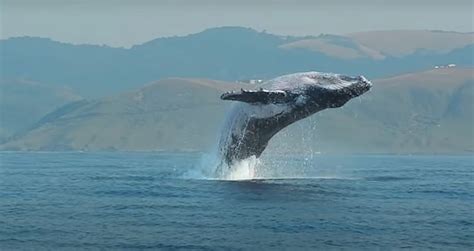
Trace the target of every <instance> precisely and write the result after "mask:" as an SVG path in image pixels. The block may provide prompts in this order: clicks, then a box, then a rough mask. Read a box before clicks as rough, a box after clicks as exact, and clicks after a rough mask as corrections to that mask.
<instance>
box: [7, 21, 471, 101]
mask: <svg viewBox="0 0 474 251" xmlns="http://www.w3.org/2000/svg"><path fill="white" fill-rule="evenodd" d="M0 49H1V51H2V57H1V58H0V63H1V65H2V73H1V76H0V77H1V78H2V79H19V78H22V79H31V80H34V81H37V82H40V83H44V84H47V85H50V86H63V85H67V86H69V87H70V88H71V89H72V90H73V91H74V92H76V93H78V94H79V95H81V96H84V97H86V98H91V97H104V96H109V95H113V94H118V93H120V92H123V91H127V90H132V89H135V88H139V87H140V85H142V84H143V83H146V82H151V81H155V80H157V79H165V78H169V77H185V78H208V79H218V80H222V81H229V82H234V81H236V80H241V79H255V78H257V79H269V78H272V77H275V76H278V75H283V74H286V73H291V72H297V71H309V70H317V71H324V72H340V73H346V74H350V75H356V74H364V75H366V76H368V77H370V78H383V77H388V76H395V75H399V74H402V73H408V72H416V71H422V70H427V69H431V68H433V67H434V66H435V65H445V64H451V63H452V64H457V65H458V66H472V65H473V56H472V55H473V53H474V42H472V34H471V33H450V32H431V31H383V32H372V33H370V32H369V33H356V34H349V35H347V36H335V35H321V36H318V37H287V36H278V35H273V34H268V33H266V32H258V31H255V30H253V29H249V28H242V27H221V28H213V29H208V30H205V31H203V32H200V33H196V34H191V35H188V36H182V37H168V38H158V39H155V40H152V41H149V42H146V43H144V44H141V45H136V46H133V47H132V48H129V49H125V48H111V47H107V46H95V45H72V44H66V43H60V42H56V41H52V40H49V39H45V38H35V37H20V38H10V39H6V40H0Z"/></svg>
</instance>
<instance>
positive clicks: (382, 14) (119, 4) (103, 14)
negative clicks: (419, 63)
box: [0, 0, 474, 47]
mask: <svg viewBox="0 0 474 251" xmlns="http://www.w3.org/2000/svg"><path fill="white" fill-rule="evenodd" d="M256 2H258V4H257V3H256ZM0 8H1V11H0V15H1V27H0V28H1V38H8V37H13V36H24V35H28V36H41V37H49V38H52V39H54V40H59V41H64V42H72V43H91V44H107V45H111V46H125V47H129V46H131V45H133V44H138V43H143V42H145V41H148V40H151V39H153V38H156V37H162V36H172V35H185V34H190V33H196V32H199V31H202V30H204V29H206V28H209V27H216V26H228V25H232V26H244V27H252V28H254V29H257V30H259V31H261V30H264V29H265V30H267V31H268V32H270V33H276V34H282V35H318V34H320V33H333V34H344V33H350V32H356V31H367V30H386V29H430V30H433V29H436V30H448V31H460V32H472V31H473V12H474V9H473V1H472V0H418V1H415V0H412V1H410V0H398V1H387V0H360V1H351V0H346V1H342V0H332V1H330V0H322V1H311V0H294V1H282V0H255V1H250V0H240V1H231V0H201V1H199V0H194V1H192V0H154V1H152V0H135V1H133V0H129V1H125V0H101V1H95V0H0Z"/></svg>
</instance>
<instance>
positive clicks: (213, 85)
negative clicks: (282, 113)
mask: <svg viewBox="0 0 474 251" xmlns="http://www.w3.org/2000/svg"><path fill="white" fill-rule="evenodd" d="M373 83H374V88H373V90H371V91H370V92H369V93H368V94H366V95H364V96H363V97H361V98H358V99H355V100H352V101H350V102H349V103H348V104H346V105H345V106H344V108H342V109H330V110H325V111H323V112H321V113H318V114H316V115H314V116H312V117H311V118H310V119H307V120H303V121H300V122H298V123H296V124H294V125H292V126H290V127H289V128H287V129H285V130H284V131H283V132H282V133H280V134H278V135H277V137H275V138H274V139H272V140H271V142H270V144H269V148H268V151H267V154H268V153H277V152H295V151H296V152H307V151H320V152H329V153H335V152H338V153H340V152H352V153H367V152H370V153H471V152H473V151H474V142H473V139H474V132H473V125H474V121H473V114H474V111H473V107H474V98H473V93H474V77H473V68H460V67H456V68H444V69H433V70H429V71H424V72H418V73H410V74H404V75H399V76H396V77H391V78H384V79H375V80H373ZM240 87H241V85H237V84H233V83H227V82H221V81H214V80H205V79H183V78H172V79H165V80H160V81H157V82H153V83H151V84H149V85H147V86H145V87H142V88H140V89H138V90H135V91H130V92H126V93H123V94H120V95H116V96H112V97H107V98H100V99H93V100H89V101H79V102H75V103H71V104H69V105H66V106H63V107H61V108H59V109H58V110H56V111H54V112H52V113H50V114H49V115H47V116H45V117H44V118H43V119H42V120H41V121H40V122H39V123H37V125H36V127H35V128H33V129H32V130H30V131H28V132H26V133H24V134H23V135H20V136H18V137H17V138H15V139H14V140H12V141H10V142H7V143H6V144H4V145H3V146H2V149H4V150H180V151H185V150H191V151H207V150H209V149H210V148H212V146H213V145H214V144H215V142H216V140H217V137H218V135H219V128H220V125H221V123H222V122H223V120H224V117H225V113H226V111H227V109H228V108H229V106H230V103H229V102H224V101H221V100H220V99H219V95H220V94H221V93H222V92H224V91H226V90H230V89H237V88H240ZM282 142H284V143H285V144H281V143H282Z"/></svg>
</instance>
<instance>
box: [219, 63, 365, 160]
mask: <svg viewBox="0 0 474 251" xmlns="http://www.w3.org/2000/svg"><path fill="white" fill-rule="evenodd" d="M371 87H372V83H371V82H370V81H368V80H367V79H366V78H365V77H363V76H357V77H349V76H345V75H341V74H333V73H321V72H303V73H294V74H289V75H284V76H281V77H278V78H275V79H272V80H269V81H266V82H265V83H263V84H262V85H261V86H258V87H257V88H256V89H255V90H243V89H242V90H240V91H237V92H227V93H224V94H222V96H221V99H223V100H233V101H239V102H237V103H235V104H234V106H233V108H232V109H231V111H230V113H229V115H228V116H227V121H226V124H225V126H224V128H223V131H222V135H221V141H220V143H219V152H220V154H221V157H222V160H223V161H224V162H225V164H226V165H227V166H228V167H231V166H232V165H233V164H234V163H235V162H238V161H240V160H244V159H247V158H249V157H251V156H255V157H257V158H258V157H259V156H260V155H261V154H262V152H263V151H264V150H265V148H266V147H267V144H268V142H269V140H270V139H271V138H272V137H273V136H274V135H275V134H276V133H278V132H279V131H280V130H281V129H283V128H285V127H286V126H288V125H290V124H292V123H294V122H296V121H298V120H300V119H304V118H306V117H308V116H310V115H312V114H314V113H316V112H319V111H321V110H324V109H326V108H336V107H341V106H343V105H344V104H345V103H346V102H347V101H349V100H350V99H352V98H354V97H357V96H360V95H361V94H363V93H365V92H367V91H368V90H369V89H370V88H371Z"/></svg>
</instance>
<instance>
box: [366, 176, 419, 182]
mask: <svg viewBox="0 0 474 251" xmlns="http://www.w3.org/2000/svg"><path fill="white" fill-rule="evenodd" d="M412 179H413V178H411V177H399V176H374V177H366V178H364V180H367V181H400V180H412Z"/></svg>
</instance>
